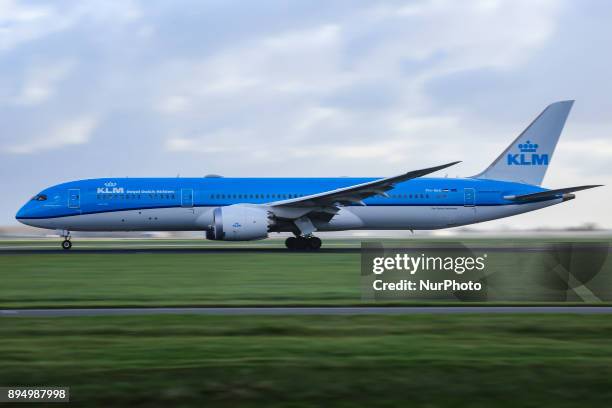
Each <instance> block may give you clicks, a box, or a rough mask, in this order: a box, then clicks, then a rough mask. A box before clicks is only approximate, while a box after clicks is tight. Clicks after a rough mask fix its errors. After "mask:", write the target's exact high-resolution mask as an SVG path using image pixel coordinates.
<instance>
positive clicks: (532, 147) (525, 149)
mask: <svg viewBox="0 0 612 408" xmlns="http://www.w3.org/2000/svg"><path fill="white" fill-rule="evenodd" d="M518 148H519V150H520V151H521V153H529V152H535V151H536V150H538V145H537V143H531V142H530V141H529V140H528V141H526V142H525V143H521V144H519V145H518Z"/></svg>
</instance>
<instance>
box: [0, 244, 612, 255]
mask: <svg viewBox="0 0 612 408" xmlns="http://www.w3.org/2000/svg"><path fill="white" fill-rule="evenodd" d="M393 248H394V247H393V245H386V246H384V249H385V250H392V249H393ZM398 248H399V249H401V250H406V249H409V250H413V251H419V250H428V249H429V250H436V251H441V250H447V251H466V250H469V251H486V252H491V253H495V252H501V253H506V252H514V253H516V252H550V251H564V250H570V249H571V250H573V251H595V252H602V251H603V252H612V246H609V245H608V244H607V243H606V244H603V245H602V244H589V243H584V244H582V243H581V244H577V245H571V244H570V245H568V244H564V243H551V244H547V245H530V246H526V245H516V246H515V245H509V246H497V247H495V246H482V245H469V244H468V245H466V247H462V246H457V245H448V246H444V245H440V244H437V245H433V246H404V247H399V246H398ZM361 251H362V249H361V248H360V247H359V246H353V245H330V246H329V247H328V248H321V249H320V250H318V251H315V252H312V251H289V250H288V249H286V248H283V247H277V246H274V247H272V246H265V245H252V246H231V245H227V246H224V245H219V246H212V245H211V246H204V247H193V246H191V247H189V246H182V245H143V246H140V245H139V246H134V247H129V246H128V247H121V246H120V245H113V246H109V245H107V246H96V245H82V246H80V247H79V246H77V245H75V247H74V248H73V249H72V250H70V251H65V250H62V249H61V248H59V247H58V248H57V249H56V248H50V247H49V246H25V245H24V246H20V247H7V246H0V255H20V254H21V255H24V254H26V255H37V254H45V255H52V254H61V255H71V254H141V253H154V254H239V253H264V254H265V253H267V254H292V253H293V254H295V253H298V254H299V253H302V254H303V253H316V254H342V253H344V254H351V253H352V254H358V253H361Z"/></svg>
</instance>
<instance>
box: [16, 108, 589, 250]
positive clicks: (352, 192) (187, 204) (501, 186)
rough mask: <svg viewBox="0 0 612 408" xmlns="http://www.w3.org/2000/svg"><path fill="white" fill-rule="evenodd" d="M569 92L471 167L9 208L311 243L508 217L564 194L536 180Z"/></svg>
mask: <svg viewBox="0 0 612 408" xmlns="http://www.w3.org/2000/svg"><path fill="white" fill-rule="evenodd" d="M573 102H574V101H560V102H556V103H553V104H551V105H549V106H548V107H546V109H544V111H542V113H540V115H539V116H538V117H537V118H536V119H535V120H534V121H533V122H532V123H531V124H530V125H529V126H528V127H527V128H526V129H525V130H524V131H523V132H522V133H521V134H520V135H519V136H518V137H517V138H516V139H515V140H514V141H513V142H512V143H511V144H510V145H509V146H508V147H507V148H506V150H504V151H503V153H502V154H501V155H499V157H497V158H496V159H495V160H494V161H493V163H491V165H490V166H489V167H487V168H486V169H485V170H484V171H482V172H481V173H479V174H476V175H474V176H471V177H466V178H446V177H445V178H424V177H423V176H425V175H428V174H430V173H433V172H436V171H439V170H442V169H445V168H447V167H450V166H452V165H454V164H457V163H459V162H458V161H454V162H451V163H447V164H443V165H439V166H434V167H429V168H425V169H420V170H413V171H409V172H407V173H404V174H400V175H397V176H393V177H386V178H345V177H341V178H224V177H220V176H206V177H202V178H179V177H177V178H101V179H88V180H78V181H70V182H67V183H63V184H59V185H55V186H52V187H49V188H46V189H44V190H43V191H41V192H40V193H38V194H36V195H35V196H34V197H33V198H32V199H30V200H29V201H28V202H27V203H26V204H25V205H24V206H23V207H22V208H21V209H20V210H19V212H18V213H17V215H16V218H17V220H18V221H20V222H21V223H23V224H26V225H30V226H34V227H39V228H47V229H53V230H57V231H58V235H60V236H61V237H62V238H63V239H64V240H63V242H62V248H63V249H66V250H68V249H70V248H71V247H72V242H71V235H70V233H71V231H202V232H205V236H206V238H207V239H210V240H219V241H250V240H259V239H265V238H267V237H268V236H269V234H270V233H273V232H289V233H292V234H293V236H290V237H289V238H287V239H286V241H285V244H286V246H287V248H288V249H291V250H317V249H319V248H320V247H321V239H320V238H318V237H316V236H315V235H314V234H315V233H316V232H324V231H345V230H433V229H441V228H451V227H457V226H461V225H468V224H474V223H479V222H483V221H489V220H495V219H498V218H504V217H509V216H512V215H516V214H522V213H526V212H529V211H534V210H539V209H541V208H545V207H549V206H552V205H556V204H560V203H564V202H566V201H568V200H572V199H574V198H575V195H574V194H573V193H574V192H576V191H580V190H586V189H589V188H593V187H600V186H601V185H584V186H577V187H568V188H560V189H552V190H551V189H546V188H543V187H541V184H542V180H543V179H544V176H545V174H546V170H547V169H548V166H549V165H550V163H551V160H552V156H553V153H554V150H555V147H556V145H557V141H558V140H559V136H560V135H561V131H562V129H563V126H564V125H565V121H566V119H567V116H568V114H569V112H570V109H571V107H572V105H573Z"/></svg>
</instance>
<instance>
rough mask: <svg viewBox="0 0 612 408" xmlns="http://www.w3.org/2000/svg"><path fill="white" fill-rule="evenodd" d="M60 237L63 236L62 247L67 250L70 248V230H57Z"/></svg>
mask: <svg viewBox="0 0 612 408" xmlns="http://www.w3.org/2000/svg"><path fill="white" fill-rule="evenodd" d="M58 232H59V235H60V237H62V238H64V240H63V241H62V249H63V250H65V251H67V250H69V249H70V248H72V242H70V231H66V230H58Z"/></svg>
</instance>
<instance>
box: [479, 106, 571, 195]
mask: <svg viewBox="0 0 612 408" xmlns="http://www.w3.org/2000/svg"><path fill="white" fill-rule="evenodd" d="M573 104H574V101H561V102H555V103H552V104H550V105H548V106H547V107H546V109H544V110H543V111H542V113H540V115H539V116H538V117H537V118H535V120H534V121H533V122H531V124H530V125H529V126H527V128H526V129H525V130H524V131H523V132H522V133H521V134H520V135H519V136H518V137H517V138H516V139H515V140H514V141H513V142H512V143H511V144H510V146H508V148H507V149H506V150H504V152H503V153H502V154H501V155H500V156H499V157H498V158H497V159H495V161H494V162H493V163H491V165H490V166H489V167H487V168H486V170H484V171H483V172H482V173H479V174H477V175H475V176H472V177H473V178H480V179H491V180H504V181H515V182H517V183H524V184H532V185H541V184H542V180H543V179H544V176H545V175H546V170H547V169H548V165H549V164H550V162H551V160H552V156H553V153H554V151H555V147H556V146H557V141H558V140H559V136H560V135H561V131H562V130H563V126H564V125H565V120H566V119H567V116H568V115H569V112H570V110H571V109H572V105H573Z"/></svg>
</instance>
